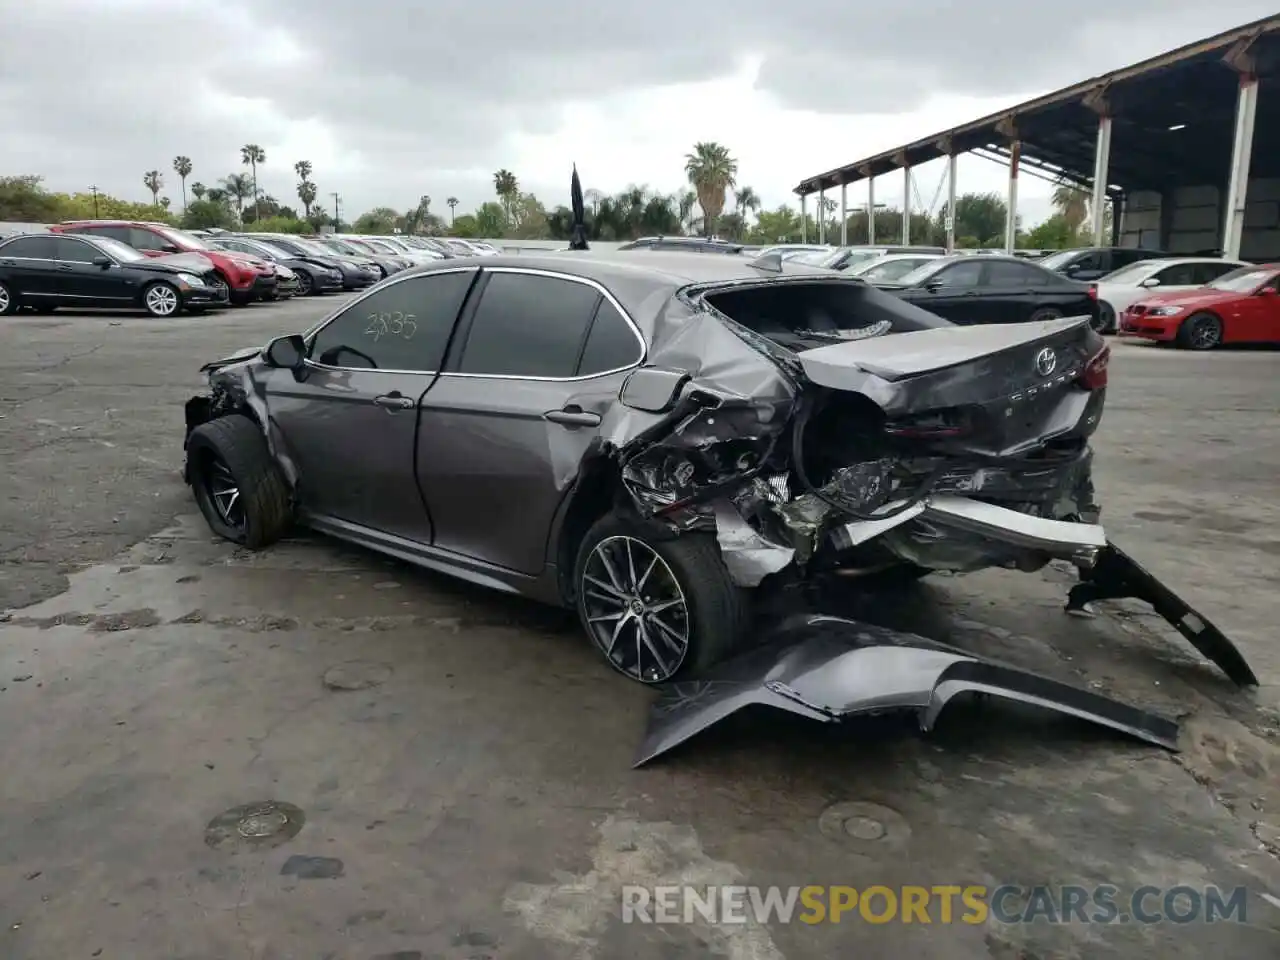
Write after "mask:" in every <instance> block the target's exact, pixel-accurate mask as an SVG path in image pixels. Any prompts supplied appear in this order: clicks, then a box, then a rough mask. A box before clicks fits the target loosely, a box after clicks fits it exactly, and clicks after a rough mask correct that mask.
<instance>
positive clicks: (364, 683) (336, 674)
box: [323, 660, 391, 690]
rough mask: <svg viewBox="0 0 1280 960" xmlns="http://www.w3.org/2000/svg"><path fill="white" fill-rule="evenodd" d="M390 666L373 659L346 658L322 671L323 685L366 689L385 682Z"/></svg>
mask: <svg viewBox="0 0 1280 960" xmlns="http://www.w3.org/2000/svg"><path fill="white" fill-rule="evenodd" d="M390 677H391V668H390V667H389V666H387V665H386V664H385V663H377V662H376V661H373V660H348V661H347V662H346V663H339V664H335V665H334V666H332V667H330V668H329V669H328V670H326V671H325V672H324V678H323V679H324V685H325V686H326V687H328V688H329V689H330V690H367V689H369V687H376V686H378V685H379V684H383V683H386V682H387V680H388V679H390Z"/></svg>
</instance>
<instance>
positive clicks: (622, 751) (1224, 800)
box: [0, 301, 1280, 960]
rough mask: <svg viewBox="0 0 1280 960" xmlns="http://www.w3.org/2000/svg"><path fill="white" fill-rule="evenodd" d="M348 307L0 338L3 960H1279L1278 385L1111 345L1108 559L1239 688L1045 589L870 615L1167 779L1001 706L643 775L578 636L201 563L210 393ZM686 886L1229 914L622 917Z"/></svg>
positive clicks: (472, 599) (958, 586)
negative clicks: (187, 469)
mask: <svg viewBox="0 0 1280 960" xmlns="http://www.w3.org/2000/svg"><path fill="white" fill-rule="evenodd" d="M334 305H335V303H334V301H322V302H321V303H319V304H317V303H316V302H314V301H307V302H300V303H290V304H285V305H278V306H273V307H267V306H257V307H253V308H250V309H246V310H241V311H235V312H232V313H229V314H226V315H223V316H216V317H207V318H198V319H197V318H178V319H175V320H171V321H163V322H157V321H153V320H147V319H144V318H142V317H138V316H121V317H104V316H100V315H71V314H66V315H64V314H63V313H59V314H56V315H54V316H51V317H34V316H32V317H25V316H22V317H15V318H6V319H5V320H4V321H3V322H0V417H3V419H0V457H2V458H3V462H4V464H5V470H4V479H3V481H2V482H3V484H4V496H3V497H0V610H7V613H5V614H2V615H0V618H2V619H3V621H4V622H0V641H2V642H0V730H2V731H3V737H2V738H0V770H2V771H3V775H2V776H0V923H2V926H0V956H2V957H5V958H7V960H70V958H76V957H101V958H103V960H109V958H121V960H151V958H156V960H215V958H216V960H231V958H236V960H240V958H244V960H249V958H253V960H268V958H271V960H276V958H316V960H319V958H331V960H370V958H383V960H386V958H400V960H413V958H418V960H425V958H433V957H434V958H457V960H462V958H481V957H487V958H499V957H501V958H544V957H546V958H550V957H556V958H559V957H567V958H573V960H596V958H614V957H618V958H623V957H625V958H634V960H648V958H663V960H668V958H676V957H686V956H687V957H706V956H724V957H730V958H735V960H774V958H797V957H815V958H826V957H837V956H839V957H855V956H856V957H863V958H879V957H905V956H911V957H918V958H934V957H936V958H947V960H952V958H994V960H1015V958H1022V960H1043V958H1050V957H1055V958H1056V957H1064V958H1065V957H1073V958H1074V957H1080V958H1109V957H1117V958H1119V957H1126V958H1130V957H1137V956H1160V957H1188V958H1190V957H1201V956H1204V955H1206V954H1210V953H1212V955H1214V956H1215V957H1220V958H1242V960H1243V958H1261V957H1274V956H1280V859H1278V856H1280V709H1278V708H1280V696H1278V695H1277V690H1278V689H1280V688H1278V684H1280V656H1278V655H1277V652H1276V651H1277V644H1276V634H1275V619H1276V605H1275V600H1274V598H1275V596H1276V593H1277V590H1280V510H1278V509H1277V506H1276V496H1277V483H1276V478H1277V476H1278V475H1280V390H1278V389H1277V370H1278V369H1280V357H1278V356H1277V354H1275V353H1274V352H1253V351H1248V352H1223V353H1215V354H1211V355H1191V354H1185V353H1181V352H1176V351H1170V350H1163V349H1154V348H1148V347H1144V346H1139V345H1134V344H1127V343H1126V344H1116V348H1115V354H1116V355H1115V359H1114V361H1113V364H1112V387H1111V389H1110V394H1109V399H1108V406H1107V412H1106V417H1105V420H1104V423H1103V429H1102V433H1101V436H1100V437H1099V439H1098V444H1097V446H1098V465H1097V478H1096V479H1097V482H1098V487H1099V491H1100V496H1101V501H1102V503H1103V504H1104V513H1103V520H1104V522H1105V523H1106V524H1107V525H1108V527H1109V529H1110V532H1111V534H1112V536H1113V538H1114V539H1115V540H1116V541H1117V542H1118V543H1119V544H1120V545H1121V546H1122V547H1124V548H1125V549H1127V550H1128V551H1129V552H1130V553H1132V554H1133V555H1134V556H1135V557H1137V558H1138V559H1139V560H1141V561H1142V562H1144V563H1145V564H1147V565H1148V566H1149V567H1150V568H1151V569H1152V570H1153V571H1154V572H1156V573H1157V574H1158V575H1159V576H1161V577H1163V578H1164V579H1165V580H1166V581H1167V582H1169V583H1170V584H1171V585H1173V586H1174V587H1175V589H1178V590H1179V591H1180V592H1182V593H1183V594H1184V595H1185V596H1186V597H1187V599H1188V600H1190V601H1191V602H1192V603H1193V604H1195V605H1196V606H1198V607H1199V608H1200V609H1201V610H1202V611H1203V612H1204V613H1206V614H1208V615H1210V616H1211V617H1213V618H1214V619H1215V620H1216V621H1217V622H1218V623H1219V625H1220V626H1222V627H1223V628H1224V629H1225V630H1226V631H1227V632H1228V633H1229V634H1230V635H1231V636H1232V637H1233V638H1234V639H1235V640H1236V641H1237V642H1238V643H1239V644H1240V646H1241V647H1242V648H1243V649H1244V651H1245V653H1246V655H1247V656H1248V657H1249V659H1250V661H1251V662H1252V664H1253V666H1254V669H1255V670H1256V671H1257V673H1258V674H1259V676H1260V677H1261V678H1262V681H1263V686H1262V687H1261V688H1260V689H1259V690H1257V691H1252V692H1240V691H1237V690H1236V689H1234V688H1233V687H1232V686H1231V685H1230V684H1229V683H1227V682H1226V681H1225V679H1224V678H1222V677H1221V676H1220V675H1219V674H1218V673H1217V672H1216V671H1215V670H1214V668H1212V667H1211V666H1209V665H1208V664H1206V663H1204V662H1203V661H1202V660H1200V659H1199V658H1198V657H1197V656H1195V655H1194V652H1193V651H1191V650H1190V649H1189V648H1188V647H1187V645H1186V644H1185V643H1183V642H1182V641H1181V640H1180V639H1178V638H1177V637H1176V635H1174V634H1172V633H1171V631H1169V630H1168V629H1166V628H1165V627H1164V625H1163V623H1162V621H1159V620H1158V619H1156V618H1154V617H1153V616H1152V615H1150V614H1149V613H1146V612H1144V611H1143V609H1142V608H1141V607H1138V606H1134V605H1131V604H1128V603H1118V604H1113V605H1111V606H1110V608H1109V612H1108V613H1107V614H1105V615H1104V616H1102V617H1100V618H1099V619H1097V620H1094V621H1078V620H1074V619H1071V618H1068V617H1066V616H1064V615H1063V614H1062V613H1061V603H1062V599H1063V597H1064V595H1065V590H1066V588H1067V586H1068V584H1069V578H1068V576H1067V575H1066V574H1065V573H1064V572H1062V571H1060V570H1057V569H1050V570H1047V571H1045V572H1043V573H1041V574H1017V573H1012V572H1009V573H1006V572H998V573H995V572H993V573H983V574H979V575H974V576H971V577H963V578H945V579H943V578H937V579H936V581H934V580H930V581H926V582H925V583H924V584H922V585H920V586H919V587H918V588H917V589H913V590H911V591H910V592H907V593H904V594H901V595H897V596H892V597H881V598H870V599H867V600H865V601H861V605H862V607H863V608H864V609H865V610H866V616H867V617H868V619H877V620H879V621H880V622H884V623H889V624H891V625H896V626H903V627H906V628H909V629H914V630H917V631H918V632H921V633H924V634H926V635H929V636H933V637H936V638H938V639H943V640H950V641H952V642H955V643H957V644H960V645H962V646H966V647H971V648H973V649H976V650H980V651H983V652H986V653H990V654H995V655H998V656H1001V657H1004V658H1007V659H1010V660H1013V661H1015V662H1018V663H1020V664H1022V665H1026V666H1030V667H1032V668H1034V669H1038V670H1041V671H1043V672H1047V673H1052V674H1054V675H1057V676H1061V677H1063V678H1066V679H1068V680H1071V681H1073V682H1076V683H1080V684H1084V685H1088V686H1091V687H1093V688H1095V689H1100V690H1104V691H1107V692H1110V693H1113V694H1115V695H1117V696H1120V697H1123V698H1127V699H1129V700H1132V701H1134V702H1137V703H1140V704H1142V705H1145V706H1148V707H1151V708H1153V709H1157V710H1160V711H1164V712H1166V713H1168V714H1170V715H1174V716H1178V717H1180V718H1181V719H1182V721H1183V724H1184V727H1183V734H1182V747H1183V749H1182V752H1181V753H1179V754H1177V755H1169V754H1166V753H1163V752H1161V751H1158V750H1155V749H1152V748H1149V747H1146V746H1142V745H1138V744H1134V743H1132V742H1129V741H1125V740H1122V739H1118V738H1114V737H1110V736H1106V735H1102V734H1100V733H1098V732H1096V731H1094V730H1093V729H1091V728H1088V727H1083V726H1080V725H1077V724H1074V723H1069V722H1062V721H1053V720H1049V719H1046V718H1044V717H1042V716H1041V715H1039V714H1037V713H1034V712H1030V711H1027V710H1015V709H1011V708H1009V707H1007V706H1004V705H1001V704H998V703H992V704H980V705H977V706H974V707H972V708H956V709H955V710H954V711H949V712H948V713H947V714H944V716H943V718H942V721H941V723H940V729H939V730H938V732H937V733H936V734H935V735H934V736H932V737H930V738H927V739H926V738H922V737H920V736H919V735H918V734H917V733H916V732H914V731H913V730H911V729H910V728H909V727H908V726H906V725H904V724H901V723H898V722H896V721H893V722H890V721H883V720H880V721H874V722H868V723H864V724H858V725H854V726H851V727H848V728H845V729H843V730H838V731H837V730H831V729H827V728H825V727H821V726H819V725H816V724H809V723H805V722H803V721H794V722H792V721H789V720H788V719H786V718H778V717H774V716H765V717H746V718H743V719H742V721H741V722H730V723H726V724H725V725H724V728H723V729H717V730H714V731H712V732H710V733H708V734H707V735H706V736H704V737H703V738H700V739H698V740H696V741H694V742H692V743H691V744H689V745H688V746H687V747H686V748H684V749H682V750H681V751H679V752H678V753H673V754H672V755H671V756H670V757H668V758H665V759H663V760H662V761H660V762H658V763H656V764H654V765H653V766H652V767H649V768H644V769H642V770H639V771H632V770H631V769H630V766H629V765H630V760H631V755H632V752H633V750H634V748H635V746H636V744H637V742H638V739H639V736H640V734H641V732H642V729H643V726H644V723H645V719H646V713H647V708H648V704H649V702H650V694H649V693H648V692H647V691H645V690H643V689H639V688H637V687H636V686H634V685H630V684H628V683H627V682H626V681H624V680H622V679H620V678H619V677H617V676H615V675H614V674H612V673H610V672H609V671H608V670H607V669H606V668H605V666H604V665H603V664H602V663H601V662H599V661H598V659H597V657H596V656H595V655H594V654H593V653H592V651H591V650H590V649H589V648H588V645H587V643H586V641H585V640H584V639H583V638H582V637H581V636H580V634H579V632H578V630H577V628H576V626H575V624H574V623H573V622H572V620H571V618H569V617H568V616H566V615H564V614H563V613H561V612H558V611H554V610H548V609H544V608H540V607H537V606H534V605H532V604H528V603H524V602H520V601H516V600H511V599H508V598H503V597H500V596H497V595H494V594H490V593H485V592H483V591H479V590H476V589H472V588H470V587H467V586H465V585H462V584H459V583H456V582H454V581H451V580H449V579H446V578H443V577H440V576H436V575H432V574H429V573H425V572H422V571H419V570H415V569H412V568H409V567H406V566H403V565H400V564H396V563H392V562H389V561H386V560H383V559H381V558H379V557H376V556H373V555H370V554H368V553H364V552H361V551H358V550H355V549H351V548H346V547H343V546H339V545H336V544H334V543H332V542H328V541H325V540H321V539H317V538H312V537H309V536H307V535H305V534H298V535H297V536H295V537H294V538H292V539H290V540H289V541H287V542H285V543H282V544H279V545H278V546H276V547H274V548H272V549H270V550H268V551H265V552H262V553H258V554H251V553H248V552H245V551H242V550H239V549H236V548H234V547H232V546H231V545H229V544H227V543H224V542H219V541H215V540H213V539H212V538H211V536H210V534H209V532H208V530H207V528H206V527H205V526H204V524H203V522H202V521H201V520H200V519H199V517H198V515H197V514H196V510H195V508H194V505H193V503H192V501H191V499H190V496H189V493H188V492H187V491H186V489H185V488H184V487H183V486H182V484H181V481H180V478H179V476H178V469H179V465H180V462H181V449H180V445H181V430H182V410H181V403H182V401H183V400H184V399H185V398H186V397H187V396H188V395H189V394H190V393H192V392H193V391H195V390H196V389H198V388H199V387H200V385H201V379H200V376H199V374H198V373H197V369H196V368H197V367H198V365H199V364H200V363H201V362H203V361H205V360H208V359H211V358H214V357H217V356H220V355H223V354H225V353H227V352H230V351H231V350H233V349H235V348H238V347H241V346H245V345H251V344H259V343H262V342H264V341H265V340H266V339H268V338H269V337H270V336H272V335H275V334H277V333H282V332H292V331H294V330H299V329H301V328H303V327H304V326H306V325H307V324H308V323H309V322H310V321H311V320H313V319H315V318H316V317H318V316H319V314H320V312H321V311H322V310H323V309H325V308H326V307H332V306H334ZM269 801H273V802H275V803H276V804H278V806H274V807H271V806H263V804H265V803H267V802H269ZM285 805H292V806H285ZM670 884H691V885H694V886H696V887H698V888H701V887H703V886H704V885H733V884H741V885H759V886H761V887H768V886H781V887H790V886H804V885H847V886H849V887H853V888H857V889H858V890H861V891H865V890H866V888H868V887H870V886H873V885H881V886H886V887H889V888H891V889H893V890H898V889H899V888H901V887H903V886H906V885H921V886H926V887H929V886H933V885H955V886H958V887H965V886H970V885H985V886H986V887H987V888H988V889H994V888H995V887H998V886H1000V885H1002V884H1014V885H1020V886H1021V887H1023V888H1028V889H1029V888H1031V887H1033V886H1035V885H1039V884H1043V885H1073V886H1079V887H1083V888H1086V889H1087V890H1092V889H1093V888H1095V887H1097V886H1098V885H1105V884H1111V885H1114V886H1115V887H1117V888H1119V890H1118V892H1117V894H1116V900H1117V902H1118V903H1119V904H1120V905H1121V908H1122V911H1123V910H1124V908H1125V907H1126V906H1127V904H1128V902H1129V901H1128V898H1129V895H1130V894H1131V893H1132V892H1133V891H1135V890H1138V889H1139V888H1142V887H1144V886H1150V887H1155V888H1159V889H1160V891H1161V893H1159V894H1155V895H1152V896H1150V897H1149V898H1148V899H1147V900H1146V901H1145V906H1146V908H1147V910H1148V911H1152V910H1155V911H1163V910H1165V909H1166V904H1165V901H1164V899H1163V891H1165V890H1168V889H1170V888H1174V887H1178V886H1185V887H1192V888H1195V889H1197V890H1201V891H1203V890H1204V888H1205V887H1207V886H1216V887H1218V888H1220V889H1221V890H1222V891H1224V894H1225V893H1226V892H1229V891H1231V890H1232V889H1234V888H1236V887H1246V888H1247V901H1246V902H1245V910H1246V912H1245V915H1244V916H1241V915H1239V914H1237V915H1236V916H1234V917H1233V918H1232V919H1230V920H1228V921H1219V922H1217V923H1214V924H1208V923H1206V922H1203V919H1204V918H1203V916H1200V917H1195V918H1193V919H1192V920H1191V922H1187V923H1182V924H1179V923H1175V922H1172V921H1170V920H1167V919H1166V920H1165V921H1164V922H1160V923H1145V922H1138V919H1141V918H1138V919H1132V918H1131V919H1130V920H1129V922H1119V921H1117V922H1113V923H1109V924H1104V923H1081V922H1078V920H1077V922H1072V923H1057V924H1054V923H1048V922H1045V921H1044V920H1043V919H1041V920H1039V921H1037V922H1035V923H1009V922H1002V920H1001V917H996V916H990V917H988V918H986V920H985V921H984V922H981V923H967V922H961V920H960V917H961V911H960V910H959V909H958V908H957V910H956V912H955V914H954V920H955V921H956V922H953V923H950V924H945V923H943V922H941V913H940V911H939V909H938V905H937V903H936V902H934V903H933V904H932V906H931V908H930V913H931V919H932V920H933V922H932V923H930V924H924V923H922V922H920V920H919V918H918V917H917V918H915V922H911V923H904V922H899V921H898V920H897V919H894V920H892V921H890V922H886V923H873V922H870V921H869V920H868V919H866V917H864V916H863V915H862V914H861V913H860V911H859V910H858V909H856V908H855V909H854V910H852V911H851V912H849V913H848V914H846V915H845V916H844V917H843V918H842V920H841V922H840V923H830V922H826V923H819V924H807V923H803V922H799V921H798V920H795V921H794V922H791V923H780V922H772V923H767V924H765V923H757V922H754V921H751V922H745V923H728V922H721V923H712V922H709V921H707V920H705V919H701V918H700V917H699V916H698V915H697V914H696V913H695V914H694V915H693V916H692V917H691V918H690V919H691V921H692V922H689V923H674V924H627V923H624V922H623V914H622V910H621V896H622V888H623V887H624V886H626V885H640V886H645V887H649V888H653V887H657V886H662V885H670ZM1184 893H1185V892H1184ZM1029 899H1030V898H1029V895H1027V894H1025V893H1024V894H1023V895H1014V896H1012V897H1010V898H1009V899H1008V900H1007V901H1006V903H1005V904H1004V913H1003V914H1002V917H1003V919H1005V920H1008V919H1012V918H1011V917H1009V916H1007V915H1008V914H1009V913H1011V912H1018V911H1021V910H1023V909H1025V908H1026V907H1027V904H1028V902H1029ZM1178 903H1179V904H1180V905H1181V907H1180V909H1182V910H1183V911H1189V910H1190V909H1191V906H1190V905H1189V904H1190V903H1191V901H1190V900H1189V898H1188V896H1183V898H1182V900H1180V901H1178ZM884 911H885V900H884V899H883V896H882V897H881V899H880V900H879V901H877V903H876V906H875V909H874V910H872V911H871V913H872V914H873V915H882V914H883V913H884ZM1031 912H1032V913H1033V914H1034V913H1035V911H1031ZM677 913H679V911H677ZM1039 916H1041V917H1044V916H1045V913H1044V910H1043V909H1042V910H1040V911H1039ZM680 919H683V917H681V918H680Z"/></svg>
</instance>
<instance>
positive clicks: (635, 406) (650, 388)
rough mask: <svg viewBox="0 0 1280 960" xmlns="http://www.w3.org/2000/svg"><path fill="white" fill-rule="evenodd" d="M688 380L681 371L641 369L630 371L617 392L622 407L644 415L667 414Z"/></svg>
mask: <svg viewBox="0 0 1280 960" xmlns="http://www.w3.org/2000/svg"><path fill="white" fill-rule="evenodd" d="M689 380H690V376H689V374H687V373H685V372H684V371H683V370H670V369H668V368H666V367H641V368H640V369H639V370H634V371H632V373H631V375H630V376H628V377H627V379H626V380H625V381H624V382H623V384H622V389H621V390H619V391H618V399H619V400H621V401H622V404H623V406H627V407H630V408H631V409H632V410H643V411H644V412H645V413H667V412H668V411H670V410H671V409H672V408H673V407H674V406H675V405H676V401H677V400H679V399H680V391H681V390H683V389H684V385H685V384H686V383H688V382H689Z"/></svg>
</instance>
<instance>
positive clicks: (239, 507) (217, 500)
mask: <svg viewBox="0 0 1280 960" xmlns="http://www.w3.org/2000/svg"><path fill="white" fill-rule="evenodd" d="M204 492H205V495H206V496H207V497H208V498H209V503H210V505H211V506H212V507H213V509H214V512H215V513H217V515H218V519H220V520H221V521H222V522H223V523H225V524H226V525H227V526H228V527H230V528H231V529H232V530H235V531H237V532H240V531H243V530H244V528H245V515H244V504H243V502H242V501H241V499H240V484H239V483H237V482H236V478H235V477H234V476H233V475H232V473H231V468H230V467H228V466H227V465H226V464H225V463H224V462H223V461H222V458H221V457H219V456H217V455H216V454H211V455H210V456H209V462H208V464H207V466H206V467H205V471H204Z"/></svg>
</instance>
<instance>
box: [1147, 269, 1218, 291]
mask: <svg viewBox="0 0 1280 960" xmlns="http://www.w3.org/2000/svg"><path fill="white" fill-rule="evenodd" d="M1200 266H1201V265H1200V264H1198V263H1175V264H1173V265H1172V266H1168V267H1165V268H1164V269H1163V270H1159V271H1157V272H1156V273H1154V274H1152V275H1151V276H1150V277H1149V278H1148V279H1149V280H1158V281H1160V282H1159V283H1158V284H1156V285H1155V286H1154V289H1155V290H1156V291H1157V292H1158V293H1166V292H1168V291H1171V290H1189V289H1193V288H1195V287H1198V286H1201V285H1202V283H1208V282H1209V281H1208V280H1204V281H1201V282H1197V280H1196V277H1197V275H1198V274H1201V273H1203V271H1202V270H1200V269H1199V268H1200ZM1210 279H1212V278H1210Z"/></svg>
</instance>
